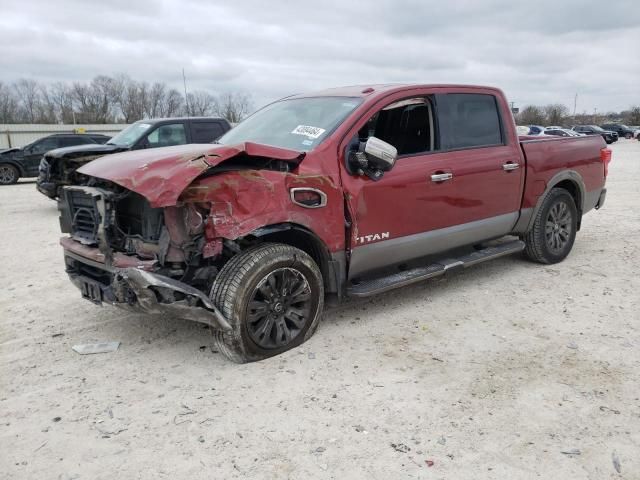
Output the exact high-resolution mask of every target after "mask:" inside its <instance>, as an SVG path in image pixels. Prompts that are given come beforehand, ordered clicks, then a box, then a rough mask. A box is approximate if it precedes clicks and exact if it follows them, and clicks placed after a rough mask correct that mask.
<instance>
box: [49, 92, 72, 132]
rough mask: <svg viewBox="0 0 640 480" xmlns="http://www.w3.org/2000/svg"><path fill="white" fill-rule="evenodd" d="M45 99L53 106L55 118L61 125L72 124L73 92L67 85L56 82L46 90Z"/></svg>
mask: <svg viewBox="0 0 640 480" xmlns="http://www.w3.org/2000/svg"><path fill="white" fill-rule="evenodd" d="M46 98H47V101H48V102H51V103H52V104H53V105H54V106H55V111H56V118H57V120H58V121H59V122H61V123H73V120H74V118H73V92H72V91H71V88H70V87H69V85H67V84H65V83H62V82H57V83H54V84H53V85H51V86H50V87H49V88H47V89H46Z"/></svg>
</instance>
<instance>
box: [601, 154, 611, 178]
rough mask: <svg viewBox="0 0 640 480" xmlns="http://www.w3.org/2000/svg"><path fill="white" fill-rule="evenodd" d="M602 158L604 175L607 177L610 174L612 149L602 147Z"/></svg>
mask: <svg viewBox="0 0 640 480" xmlns="http://www.w3.org/2000/svg"><path fill="white" fill-rule="evenodd" d="M600 160H601V161H602V166H603V167H604V176H605V178H606V177H607V175H608V174H609V162H610V161H611V150H609V149H608V148H602V149H600Z"/></svg>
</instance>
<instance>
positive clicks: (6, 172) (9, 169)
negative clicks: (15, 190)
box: [0, 163, 20, 185]
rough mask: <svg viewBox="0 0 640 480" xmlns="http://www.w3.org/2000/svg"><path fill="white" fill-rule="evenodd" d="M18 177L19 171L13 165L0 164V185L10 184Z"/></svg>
mask: <svg viewBox="0 0 640 480" xmlns="http://www.w3.org/2000/svg"><path fill="white" fill-rule="evenodd" d="M19 178H20V172H19V171H18V169H17V168H16V167H14V166H13V165H8V164H6V163H5V164H2V165H0V185H11V184H13V183H16V182H17V181H18V179H19Z"/></svg>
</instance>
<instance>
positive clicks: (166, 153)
mask: <svg viewBox="0 0 640 480" xmlns="http://www.w3.org/2000/svg"><path fill="white" fill-rule="evenodd" d="M242 155H246V156H249V157H262V158H272V159H275V160H282V161H285V162H291V163H294V164H296V165H297V164H298V163H299V162H300V161H301V160H302V158H304V156H305V153H304V152H298V151H296V150H289V149H286V148H278V147H271V146H269V145H262V144H259V143H251V142H245V143H241V144H238V145H214V144H189V145H178V146H175V147H164V148H153V149H148V150H135V151H131V152H123V153H117V154H115V155H109V156H106V157H102V158H98V159H97V160H94V161H93V162H90V163H88V164H86V165H84V166H82V167H80V168H79V169H78V173H81V174H83V175H90V176H92V177H96V178H101V179H103V180H109V181H111V182H113V183H117V184H118V185H120V186H122V187H124V188H126V189H129V190H132V191H134V192H136V193H139V194H140V195H142V196H143V197H145V198H146V199H147V200H148V201H149V203H150V204H151V206H152V207H154V208H158V207H167V206H170V205H175V204H176V202H177V201H178V197H179V196H180V194H181V193H182V192H183V190H184V189H185V188H187V187H188V186H189V184H190V183H191V182H192V181H193V180H195V179H196V177H198V176H199V175H201V174H202V173H204V172H205V171H207V170H208V169H210V168H212V167H215V166H216V165H219V164H220V163H222V162H224V161H226V160H229V159H231V158H235V157H238V156H242Z"/></svg>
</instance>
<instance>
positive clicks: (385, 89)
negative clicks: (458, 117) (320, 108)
mask: <svg viewBox="0 0 640 480" xmlns="http://www.w3.org/2000/svg"><path fill="white" fill-rule="evenodd" d="M413 88H478V89H483V90H494V91H496V92H497V93H499V92H500V90H499V89H497V88H495V87H487V86H481V85H460V84H420V83H381V84H371V85H350V86H345V87H335V88H327V89H325V90H319V91H316V92H309V93H300V94H295V95H291V96H288V97H285V98H287V99H291V98H309V97H370V96H376V97H377V96H381V95H384V94H389V93H393V92H397V91H402V90H409V89H413ZM282 100H284V98H283V99H282Z"/></svg>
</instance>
